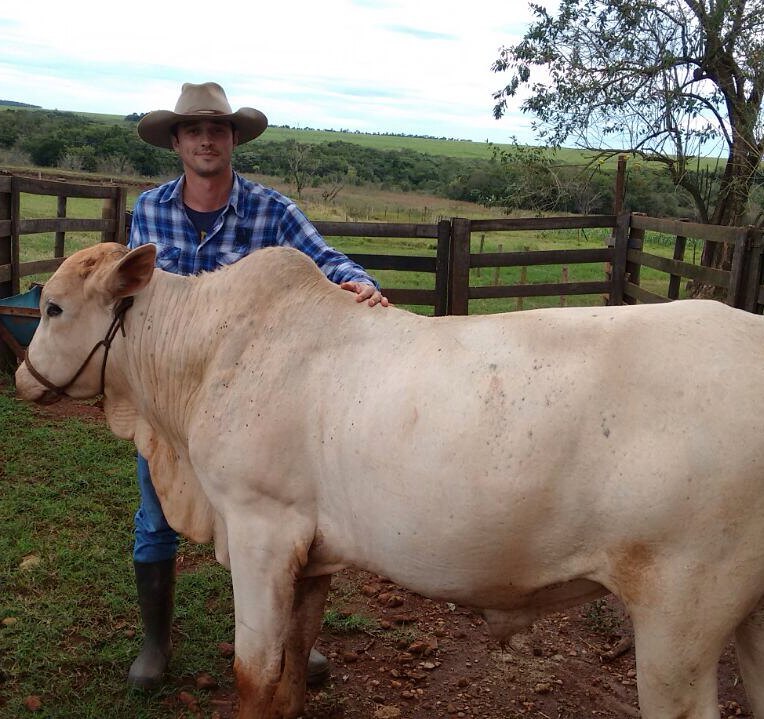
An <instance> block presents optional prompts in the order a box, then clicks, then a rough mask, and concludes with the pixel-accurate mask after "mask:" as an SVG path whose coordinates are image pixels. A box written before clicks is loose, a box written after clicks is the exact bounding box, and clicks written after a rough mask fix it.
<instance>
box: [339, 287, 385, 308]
mask: <svg viewBox="0 0 764 719" xmlns="http://www.w3.org/2000/svg"><path fill="white" fill-rule="evenodd" d="M340 287H341V288H342V289H343V290H347V291H348V292H355V294H356V298H355V301H356V302H363V301H364V300H368V303H369V307H374V305H377V304H379V305H382V307H387V306H388V305H389V304H390V302H389V300H388V299H387V297H385V296H384V295H383V294H382V293H381V292H380V291H379V290H378V289H377V288H376V287H374V285H367V284H366V283H365V282H343V283H342V284H341V285H340Z"/></svg>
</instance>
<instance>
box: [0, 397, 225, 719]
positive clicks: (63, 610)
mask: <svg viewBox="0 0 764 719" xmlns="http://www.w3.org/2000/svg"><path fill="white" fill-rule="evenodd" d="M134 451H135V450H134V448H133V445H132V444H131V443H129V442H125V441H122V440H119V439H116V438H115V437H114V436H113V435H112V434H111V432H110V431H109V430H108V429H107V428H106V427H105V426H104V425H102V424H100V423H98V422H94V421H81V420H76V419H68V420H63V421H58V420H56V421H53V420H47V419H44V418H42V417H40V416H39V415H37V414H36V413H35V411H34V410H33V409H32V408H31V407H29V406H27V405H25V404H23V403H21V402H19V401H17V400H15V399H14V398H13V397H12V396H11V395H10V392H9V391H5V392H2V393H0V454H1V455H2V456H3V458H4V464H3V465H0V478H1V479H2V481H3V495H2V499H1V500H0V524H2V526H3V532H2V533H0V586H1V587H2V593H1V594H0V621H2V622H3V623H2V624H1V625H0V717H2V719H6V718H7V719H11V717H14V718H15V717H20V716H23V715H24V714H25V713H27V710H26V709H25V708H24V705H23V702H24V699H25V698H26V697H28V696H30V695H35V696H38V697H40V699H41V701H42V712H41V716H45V717H46V718H47V717H50V718H53V717H55V718H56V719H58V718H61V719H63V718H65V717H66V718H69V717H71V718H72V719H75V718H76V719H89V718H91V717H92V719H96V718H97V719H103V717H109V718H110V719H123V718H124V719H128V718H129V719H153V718H159V717H167V716H168V708H167V706H166V705H165V703H164V700H165V698H166V694H167V693H168V692H169V691H171V690H172V686H173V683H177V682H179V681H180V680H182V679H183V678H184V677H189V676H192V675H194V674H196V673H197V672H199V671H202V670H204V671H207V672H209V673H211V674H213V675H214V676H216V677H218V678H219V681H220V682H221V684H222V685H225V679H224V674H226V672H227V669H228V665H229V662H230V660H229V659H225V658H223V657H221V656H220V653H219V651H218V643H219V642H222V641H227V642H230V641H232V639H233V617H232V608H233V603H232V598H231V589H230V579H229V575H228V572H227V571H226V570H225V569H223V568H222V567H220V566H218V565H217V564H216V563H215V562H214V559H213V557H212V551H211V549H210V548H209V547H206V546H205V547H193V546H191V545H186V544H185V543H184V544H183V547H182V550H181V551H182V553H183V554H190V555H192V556H193V557H194V561H193V562H192V565H193V570H192V571H187V572H183V573H182V574H181V575H180V576H179V578H178V589H177V597H178V599H177V609H176V619H177V621H176V632H175V636H174V641H175V654H174V657H173V660H172V663H171V666H170V675H169V677H168V683H167V685H166V687H167V688H166V689H165V690H164V691H163V692H158V693H156V694H143V693H141V692H136V691H132V690H129V689H128V687H127V685H126V683H125V679H126V676H127V670H128V668H129V665H130V662H131V661H132V659H133V657H134V656H135V654H136V653H137V651H138V648H139V643H140V636H141V628H140V620H139V616H138V608H137V601H136V596H135V588H134V581H133V573H132V560H131V548H132V515H133V513H134V512H135V509H136V507H137V504H138V491H137V486H136V482H135V479H134V471H135V470H134V462H135V460H134ZM229 674H230V673H229Z"/></svg>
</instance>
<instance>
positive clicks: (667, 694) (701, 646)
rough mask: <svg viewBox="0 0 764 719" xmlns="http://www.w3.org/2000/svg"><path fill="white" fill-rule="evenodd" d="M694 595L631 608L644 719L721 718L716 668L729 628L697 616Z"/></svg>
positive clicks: (706, 616) (701, 615)
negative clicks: (679, 599) (679, 600)
mask: <svg viewBox="0 0 764 719" xmlns="http://www.w3.org/2000/svg"><path fill="white" fill-rule="evenodd" d="M697 596H698V595H697V594H695V595H692V594H687V595H685V597H684V600H683V601H682V602H678V603H676V604H674V603H671V604H674V606H670V605H669V603H666V602H665V599H666V598H665V597H664V598H663V600H664V601H663V602H661V603H657V604H655V605H651V606H643V607H629V610H630V612H631V617H632V620H633V624H634V637H635V648H636V656H637V688H638V690H639V707H640V709H641V711H642V718H643V719H680V718H681V719H685V718H689V717H691V718H692V719H718V718H719V707H718V698H717V665H718V662H719V657H720V656H721V652H722V649H723V647H724V643H725V640H726V638H727V637H728V634H729V631H730V629H729V627H727V628H726V629H723V628H722V627H721V624H722V623H721V622H720V623H715V622H714V621H713V619H711V618H710V617H709V616H708V613H705V612H703V611H697V610H698V607H697V606H696V605H695V602H696V601H697Z"/></svg>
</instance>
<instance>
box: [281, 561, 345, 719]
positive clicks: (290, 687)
mask: <svg viewBox="0 0 764 719" xmlns="http://www.w3.org/2000/svg"><path fill="white" fill-rule="evenodd" d="M330 583H331V577H330V576H329V575H327V576H325V577H310V578H307V579H301V580H300V581H298V582H297V583H296V584H295V595H294V604H293V607H292V620H291V623H290V625H289V634H288V635H287V639H286V654H285V664H284V673H283V676H282V680H281V683H280V684H279V687H278V689H277V692H276V698H275V700H274V703H275V704H278V705H279V706H284V707H287V716H299V714H300V713H301V712H302V710H303V701H302V700H303V699H304V696H305V683H306V682H305V679H306V669H307V666H308V656H309V655H310V650H311V648H312V647H313V645H314V644H315V641H316V638H317V637H318V633H319V631H320V630H321V623H322V621H323V617H324V605H325V603H326V595H327V594H328V592H329V585H330ZM298 698H299V700H300V701H299V704H298V701H297V700H298Z"/></svg>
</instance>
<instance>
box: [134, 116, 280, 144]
mask: <svg viewBox="0 0 764 719" xmlns="http://www.w3.org/2000/svg"><path fill="white" fill-rule="evenodd" d="M192 120H228V121H229V122H231V123H232V124H233V126H234V127H235V128H236V131H237V132H238V133H239V142H238V144H239V145H243V144H244V143H245V142H249V141H250V140H254V139H255V138H256V137H259V136H260V135H262V134H263V132H265V129H266V128H267V127H268V118H267V117H266V116H265V115H263V113H262V112H260V110H255V109H254V108H253V107H242V108H240V109H239V110H237V111H236V112H233V113H231V114H229V115H224V114H218V113H213V112H211V113H209V114H204V113H200V112H195V113H193V114H190V115H181V114H178V113H177V112H171V111H170V110H154V111H153V112H149V113H146V114H145V115H144V116H143V117H142V118H141V119H140V121H139V122H138V136H139V137H140V138H141V139H142V140H145V141H146V142H148V143H149V145H154V146H155V147H163V148H166V149H168V150H172V132H171V130H172V127H173V125H177V124H178V123H179V122H188V121H192Z"/></svg>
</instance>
